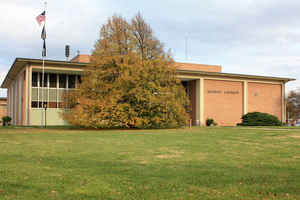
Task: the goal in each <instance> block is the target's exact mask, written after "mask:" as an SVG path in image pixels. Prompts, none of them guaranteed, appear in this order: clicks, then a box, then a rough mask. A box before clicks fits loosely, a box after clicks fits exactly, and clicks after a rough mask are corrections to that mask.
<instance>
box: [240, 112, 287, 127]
mask: <svg viewBox="0 0 300 200" xmlns="http://www.w3.org/2000/svg"><path fill="white" fill-rule="evenodd" d="M237 125H238V126H281V125H282V123H281V121H280V120H279V119H278V118H277V117H276V116H274V115H271V114H268V113H261V112H250V113H247V114H245V115H243V116H242V123H239V124H237Z"/></svg>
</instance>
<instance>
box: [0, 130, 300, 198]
mask: <svg viewBox="0 0 300 200" xmlns="http://www.w3.org/2000/svg"><path fill="white" fill-rule="evenodd" d="M0 199H13V200H17V199H22V200H23V199H39V200H43V199H64V200H68V199H70V200H71V199H72V200H77V199H111V200H112V199H125V200H127V199H128V200H129V199H130V200H132V199H136V200H142V199H151V200H152V199H153V200H158V199H159V200H162V199H172V200H173V199H175V200H177V199H178V200H179V199H218V200H219V199H226V200H231V199H239V200H241V199H243V200H248V199H300V130H297V129H287V130H276V129H263V128H259V129H247V128H242V129H241V128H192V129H188V128H186V129H174V130H104V131H100V130H99V131H94V130H67V129H37V128H10V129H0Z"/></svg>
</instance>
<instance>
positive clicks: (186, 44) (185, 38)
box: [184, 34, 188, 60]
mask: <svg viewBox="0 0 300 200" xmlns="http://www.w3.org/2000/svg"><path fill="white" fill-rule="evenodd" d="M184 43H185V60H188V36H187V34H186V35H185V37H184Z"/></svg>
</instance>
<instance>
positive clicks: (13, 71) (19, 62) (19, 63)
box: [1, 58, 296, 88]
mask: <svg viewBox="0 0 300 200" xmlns="http://www.w3.org/2000/svg"><path fill="white" fill-rule="evenodd" d="M44 62H45V64H48V65H63V66H64V67H78V68H82V67H85V66H87V65H89V63H84V62H71V61H61V60H48V59H47V60H44ZM42 63H43V60H42V59H32V58H16V59H15V61H14V62H13V64H12V66H11V68H10V69H9V71H8V73H7V75H6V77H5V79H4V81H3V82H2V84H1V88H7V87H8V86H9V82H10V80H14V79H15V77H16V76H17V75H18V73H19V72H20V71H21V70H22V69H23V67H24V66H26V64H42ZM189 64H190V63H189ZM207 66H208V65H207ZM211 66H214V65H211ZM176 71H177V72H178V73H180V74H188V75H198V76H201V75H205V76H215V77H229V78H243V79H260V80H261V79H263V80H268V81H282V82H288V81H293V80H296V79H294V78H283V77H272V76H257V75H247V74H233V73H223V72H207V71H200V70H190V69H188V70H187V69H177V70H176Z"/></svg>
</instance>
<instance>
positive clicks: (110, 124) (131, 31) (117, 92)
mask: <svg viewBox="0 0 300 200" xmlns="http://www.w3.org/2000/svg"><path fill="white" fill-rule="evenodd" d="M66 101H67V102H68V104H69V105H70V107H71V109H70V110H68V111H66V112H64V113H63V117H64V119H65V120H67V121H68V122H69V123H70V124H73V125H79V126H84V127H93V128H170V127H180V126H183V125H184V124H185V122H186V120H187V117H188V115H187V113H186V109H185V108H186V107H188V103H189V102H188V98H187V96H186V94H185V90H184V88H183V87H182V85H181V83H180V80H178V79H177V78H176V71H175V68H174V67H173V59H172V58H171V56H170V55H169V54H168V53H166V52H165V51H164V49H163V45H162V43H161V42H160V41H159V40H158V39H157V38H156V37H155V36H154V35H153V33H152V29H151V28H150V26H149V25H148V24H147V23H146V22H145V21H144V19H143V18H142V16H141V15H140V14H138V15H136V16H135V17H134V18H133V19H132V20H131V22H130V23H129V22H127V21H126V20H125V19H124V18H122V17H120V16H113V17H112V18H111V19H109V20H108V21H107V23H106V24H105V25H103V26H102V28H101V31H100V38H99V40H98V41H97V42H96V44H95V48H94V50H93V53H92V57H91V65H90V66H89V67H88V68H87V69H86V70H85V73H84V76H83V78H82V83H81V85H80V87H79V88H78V90H76V91H75V92H73V93H72V94H69V95H68V96H67V98H66Z"/></svg>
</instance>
